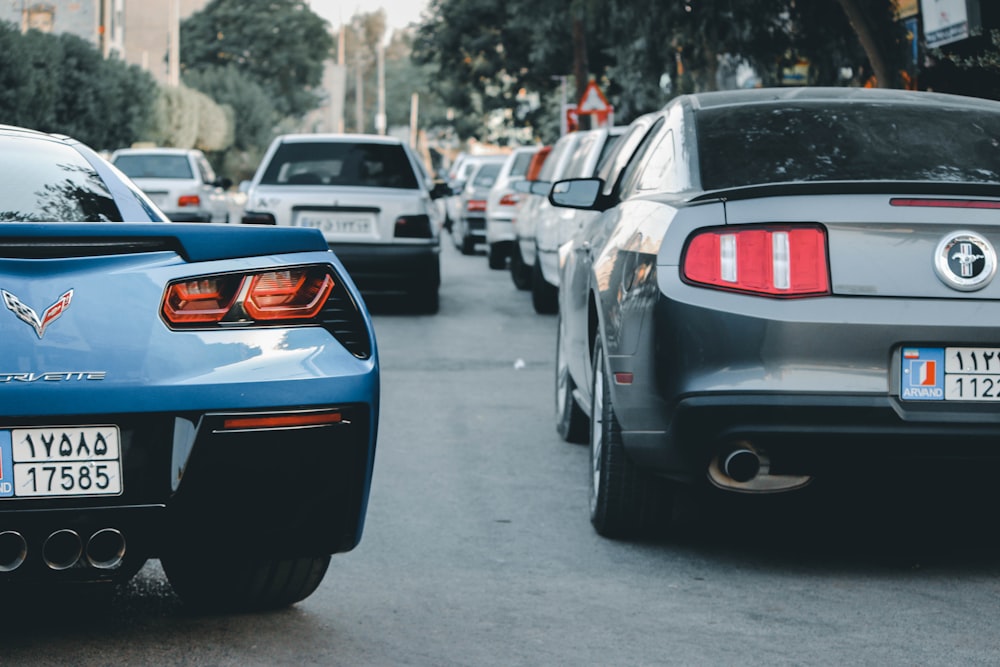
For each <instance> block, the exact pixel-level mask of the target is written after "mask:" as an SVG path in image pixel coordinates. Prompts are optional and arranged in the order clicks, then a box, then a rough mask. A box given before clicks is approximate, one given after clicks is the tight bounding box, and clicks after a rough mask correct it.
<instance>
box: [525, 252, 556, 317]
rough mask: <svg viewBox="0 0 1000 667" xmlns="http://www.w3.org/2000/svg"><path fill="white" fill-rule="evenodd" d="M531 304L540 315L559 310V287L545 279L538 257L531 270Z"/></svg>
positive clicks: (552, 313)
mask: <svg viewBox="0 0 1000 667" xmlns="http://www.w3.org/2000/svg"><path fill="white" fill-rule="evenodd" d="M531 305H533V306H534V307H535V312H536V313H538V314H539V315H554V314H555V313H558V312H559V288H557V287H556V286H555V285H552V284H550V283H549V282H548V281H547V280H545V275H544V274H543V273H542V267H541V266H540V263H539V261H538V259H537V258H536V259H535V266H534V267H533V268H532V271H531Z"/></svg>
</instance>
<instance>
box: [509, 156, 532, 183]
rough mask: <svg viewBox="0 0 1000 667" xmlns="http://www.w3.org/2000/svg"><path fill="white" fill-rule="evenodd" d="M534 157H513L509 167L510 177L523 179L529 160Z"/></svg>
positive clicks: (529, 163)
mask: <svg viewBox="0 0 1000 667" xmlns="http://www.w3.org/2000/svg"><path fill="white" fill-rule="evenodd" d="M534 156H535V154H534V153H518V154H517V155H515V156H514V162H513V164H511V165H510V175H511V176H521V177H523V176H524V175H525V174H527V173H528V167H529V166H530V165H531V158H532V157H534Z"/></svg>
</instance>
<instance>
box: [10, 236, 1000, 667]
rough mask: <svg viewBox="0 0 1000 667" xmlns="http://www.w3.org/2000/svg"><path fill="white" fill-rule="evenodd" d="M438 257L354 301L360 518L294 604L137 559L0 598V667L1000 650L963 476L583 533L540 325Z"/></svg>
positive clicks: (952, 656)
mask: <svg viewBox="0 0 1000 667" xmlns="http://www.w3.org/2000/svg"><path fill="white" fill-rule="evenodd" d="M443 265H444V286H443V288H442V293H441V297H442V299H441V312H440V313H439V314H438V315H436V316H417V315H412V314H407V313H405V312H401V310H400V309H399V307H398V305H397V304H394V303H393V302H391V301H376V302H373V303H372V306H373V309H374V310H375V324H376V332H377V336H378V343H379V348H380V351H381V359H382V368H383V404H382V417H381V425H380V436H379V444H378V447H379V449H378V455H377V461H376V469H375V480H374V486H373V489H372V495H371V502H370V506H369V511H368V523H367V527H366V531H365V536H364V539H363V540H362V543H361V545H360V546H359V547H358V548H357V549H356V550H354V551H353V552H351V553H348V554H341V555H337V556H334V558H333V562H332V564H331V569H330V571H329V573H328V574H327V576H326V579H325V580H324V582H323V584H322V586H321V587H320V588H319V590H318V591H317V592H316V593H315V594H314V595H313V596H312V597H310V598H308V599H307V600H305V601H304V602H302V603H300V604H298V605H296V606H295V607H293V608H290V609H287V610H283V611H278V612H273V613H265V614H248V615H223V616H201V615H197V614H194V613H192V612H189V611H188V610H187V609H185V607H184V606H183V605H182V604H181V603H180V602H179V601H178V599H177V598H176V597H175V596H174V595H173V594H172V592H171V591H170V588H169V586H168V584H167V583H166V581H165V580H164V578H163V575H162V572H161V571H160V570H159V567H158V565H157V564H156V563H155V562H154V563H150V564H149V565H148V566H147V567H146V568H145V569H144V570H143V571H142V572H141V573H140V575H139V576H138V577H137V578H136V579H135V580H134V581H133V582H132V583H131V584H130V585H129V586H127V587H124V588H122V589H121V590H119V591H117V592H116V594H115V597H114V599H113V600H112V602H111V603H110V605H91V604H88V602H87V601H84V600H78V599H75V598H72V599H67V598H65V596H57V595H54V594H52V593H45V594H39V595H38V596H37V598H36V599H35V600H34V601H33V603H31V604H28V603H27V602H19V603H17V604H13V603H11V602H10V601H0V665H54V664H59V665H125V664H128V665H220V666H221V665H358V666H365V665H421V666H422V665H428V666H447V665H661V664H677V665H733V664H741V665H780V664H797V665H798V664H805V665H813V664H816V665H828V664H829V665H840V664H865V665H915V664H920V665H959V664H960V665H971V664H997V663H1000V609H998V607H1000V595H998V593H1000V546H998V543H997V541H996V540H995V539H994V537H993V535H994V533H996V532H997V523H998V522H997V520H996V502H997V497H998V494H997V493H996V492H995V491H990V492H982V493H980V492H978V487H977V486H976V485H975V484H972V483H971V482H970V483H963V484H958V485H947V486H944V485H942V482H943V481H944V480H945V479H946V478H947V477H948V476H956V475H957V476H959V477H961V478H962V479H963V480H967V479H971V478H972V477H973V476H974V475H975V474H979V473H982V472H983V471H969V470H964V469H962V468H958V469H957V471H955V470H945V469H942V468H936V469H935V470H932V471H922V472H917V473H914V472H912V471H897V473H898V474H894V475H893V477H892V478H893V479H894V480H895V481H896V488H893V489H891V490H890V491H887V492H886V491H881V490H874V489H876V488H877V487H876V485H874V484H872V482H871V478H870V477H869V478H862V479H852V480H836V481H834V482H828V483H826V484H822V483H820V484H816V485H814V487H813V488H812V489H810V490H808V491H807V493H805V494H801V495H799V496H795V497H791V496H784V497H780V498H765V499H756V498H745V497H738V498H730V497H722V498H720V497H716V496H714V495H712V494H705V493H700V492H699V493H691V494H686V495H685V496H683V498H682V501H681V503H680V505H679V507H678V511H677V521H678V529H677V532H676V533H675V535H674V537H673V538H671V539H668V540H664V541H657V542H637V543H628V542H613V541H608V540H605V539H602V538H600V537H598V536H597V535H596V534H595V533H594V532H593V531H592V529H591V527H590V524H589V522H588V519H587V510H586V503H587V493H588V487H587V465H588V452H587V449H586V448H585V447H580V446H578V445H569V444H566V443H564V442H562V441H561V440H560V439H559V438H558V436H557V435H556V433H555V429H554V426H553V421H552V396H551V394H552V382H553V347H554V342H555V339H554V335H555V318H553V317H551V316H550V317H541V316H538V315H535V314H534V312H533V310H532V309H531V302H530V296H529V294H528V293H527V292H518V291H516V290H515V289H514V287H513V285H512V284H511V282H510V279H509V275H508V274H507V273H506V272H499V271H490V270H489V269H488V268H487V266H486V260H485V258H484V257H482V256H477V257H464V256H461V255H459V254H458V253H457V252H456V251H455V250H454V248H453V247H452V246H450V245H447V247H446V248H445V249H444V255H443ZM983 477H984V478H985V479H986V480H987V483H988V480H989V479H990V477H991V476H990V475H983Z"/></svg>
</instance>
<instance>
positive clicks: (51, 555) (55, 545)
mask: <svg viewBox="0 0 1000 667" xmlns="http://www.w3.org/2000/svg"><path fill="white" fill-rule="evenodd" d="M82 555H83V540H81V539H80V535H79V533H77V532H76V531H75V530H69V529H66V528H64V529H62V530H57V531H56V532H54V533H52V534H51V535H49V536H48V537H46V538H45V543H44V544H42V560H43V561H44V562H45V564H46V565H48V566H49V569H51V570H68V569H69V568H71V567H73V566H74V565H76V564H77V562H78V561H79V560H80V556H82Z"/></svg>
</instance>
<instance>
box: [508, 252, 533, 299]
mask: <svg viewBox="0 0 1000 667" xmlns="http://www.w3.org/2000/svg"><path fill="white" fill-rule="evenodd" d="M510 279H511V280H513V281H514V287H516V288H517V289H519V290H526V289H529V288H530V287H531V267H529V266H526V265H525V263H524V258H523V257H521V245H520V244H519V243H518V242H517V241H514V249H513V250H511V252H510Z"/></svg>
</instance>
